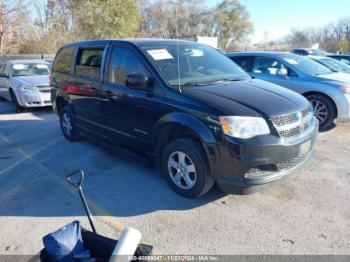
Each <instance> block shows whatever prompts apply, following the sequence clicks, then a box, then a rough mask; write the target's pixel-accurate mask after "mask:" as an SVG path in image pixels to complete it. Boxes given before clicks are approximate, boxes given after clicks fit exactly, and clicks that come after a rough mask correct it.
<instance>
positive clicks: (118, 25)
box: [78, 0, 140, 39]
mask: <svg viewBox="0 0 350 262" xmlns="http://www.w3.org/2000/svg"><path fill="white" fill-rule="evenodd" d="M82 2H83V3H81V5H80V7H79V16H78V24H79V26H80V32H81V34H80V35H81V37H82V38H85V39H97V38H125V37H133V36H134V35H135V30H136V28H137V26H138V24H139V22H140V15H139V11H138V8H137V5H136V3H135V1H134V0H86V1H82Z"/></svg>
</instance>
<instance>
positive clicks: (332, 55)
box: [327, 54, 350, 65]
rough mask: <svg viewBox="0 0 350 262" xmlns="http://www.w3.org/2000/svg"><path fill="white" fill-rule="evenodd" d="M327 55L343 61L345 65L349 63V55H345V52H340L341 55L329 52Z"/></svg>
mask: <svg viewBox="0 0 350 262" xmlns="http://www.w3.org/2000/svg"><path fill="white" fill-rule="evenodd" d="M327 56H328V57H331V58H334V59H337V60H339V61H340V62H343V63H345V64H347V65H350V55H346V54H341V55H335V54H330V55H327Z"/></svg>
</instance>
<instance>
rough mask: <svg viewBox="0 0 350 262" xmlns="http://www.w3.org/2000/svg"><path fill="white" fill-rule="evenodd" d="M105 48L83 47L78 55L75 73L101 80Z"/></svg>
mask: <svg viewBox="0 0 350 262" xmlns="http://www.w3.org/2000/svg"><path fill="white" fill-rule="evenodd" d="M103 50H104V48H81V49H79V52H78V56H77V64H76V67H75V75H77V76H82V77H87V78H90V79H94V80H99V79H100V76H101V64H102V56H103Z"/></svg>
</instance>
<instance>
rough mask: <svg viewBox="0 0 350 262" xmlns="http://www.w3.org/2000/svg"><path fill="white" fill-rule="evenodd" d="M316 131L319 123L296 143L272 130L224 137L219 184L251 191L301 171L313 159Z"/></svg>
mask: <svg viewBox="0 0 350 262" xmlns="http://www.w3.org/2000/svg"><path fill="white" fill-rule="evenodd" d="M317 134H318V123H316V124H315V127H314V128H313V129H312V130H311V131H310V132H309V133H308V134H307V135H305V136H303V137H301V138H300V139H298V140H295V141H293V143H290V142H286V141H284V140H283V139H281V138H280V137H279V136H277V135H272V134H271V135H266V136H261V137H255V138H253V139H250V140H249V141H242V140H237V139H233V138H231V137H225V140H226V143H223V144H222V145H221V146H220V155H221V162H220V163H221V168H220V176H219V177H218V178H217V184H218V186H219V187H220V188H221V190H223V191H224V192H225V193H229V194H250V193H254V192H256V191H259V190H261V189H263V188H265V187H267V186H269V185H271V184H272V183H274V182H276V181H278V180H280V179H282V178H284V177H286V176H288V175H289V174H292V173H294V172H296V171H298V170H299V169H301V168H302V167H304V166H305V165H306V164H307V163H308V162H309V161H310V160H311V159H312V156H313V152H314V144H315V140H316V137H317Z"/></svg>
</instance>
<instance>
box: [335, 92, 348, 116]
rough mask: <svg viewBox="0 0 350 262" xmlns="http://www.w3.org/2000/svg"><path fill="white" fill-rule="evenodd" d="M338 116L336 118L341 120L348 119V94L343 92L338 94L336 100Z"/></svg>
mask: <svg viewBox="0 0 350 262" xmlns="http://www.w3.org/2000/svg"><path fill="white" fill-rule="evenodd" d="M335 102H336V105H337V110H338V117H337V119H338V120H339V121H341V122H349V121H350V94H344V95H342V96H339V97H338V98H337V99H336V100H335Z"/></svg>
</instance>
